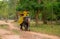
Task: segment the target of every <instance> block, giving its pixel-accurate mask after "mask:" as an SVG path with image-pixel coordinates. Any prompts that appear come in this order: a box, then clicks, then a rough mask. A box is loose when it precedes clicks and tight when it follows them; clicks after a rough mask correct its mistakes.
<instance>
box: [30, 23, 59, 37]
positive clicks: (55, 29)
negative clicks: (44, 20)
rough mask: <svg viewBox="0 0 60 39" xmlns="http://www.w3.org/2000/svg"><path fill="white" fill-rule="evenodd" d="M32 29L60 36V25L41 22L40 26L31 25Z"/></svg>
mask: <svg viewBox="0 0 60 39" xmlns="http://www.w3.org/2000/svg"><path fill="white" fill-rule="evenodd" d="M30 29H31V31H34V32H40V33H45V34H51V35H57V36H60V25H47V24H41V25H38V26H34V25H31V26H30Z"/></svg>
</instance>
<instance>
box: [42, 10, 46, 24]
mask: <svg viewBox="0 0 60 39" xmlns="http://www.w3.org/2000/svg"><path fill="white" fill-rule="evenodd" d="M46 13H47V11H46V10H45V9H44V12H43V14H42V20H43V23H44V24H47V20H46Z"/></svg>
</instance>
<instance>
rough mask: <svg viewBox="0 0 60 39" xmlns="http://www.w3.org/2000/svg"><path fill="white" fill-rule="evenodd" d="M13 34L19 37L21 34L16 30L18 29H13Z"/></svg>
mask: <svg viewBox="0 0 60 39" xmlns="http://www.w3.org/2000/svg"><path fill="white" fill-rule="evenodd" d="M12 32H13V33H14V34H17V35H18V34H20V32H19V31H18V30H16V29H13V30H12Z"/></svg>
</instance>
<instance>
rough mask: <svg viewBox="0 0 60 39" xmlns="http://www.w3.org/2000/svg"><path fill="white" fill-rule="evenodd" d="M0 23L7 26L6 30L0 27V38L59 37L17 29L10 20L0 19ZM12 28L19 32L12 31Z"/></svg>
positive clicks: (54, 38) (31, 38)
mask: <svg viewBox="0 0 60 39" xmlns="http://www.w3.org/2000/svg"><path fill="white" fill-rule="evenodd" d="M1 24H7V25H8V26H9V27H8V30H7V29H0V39H60V37H57V36H51V35H47V34H41V33H36V32H31V31H19V29H18V28H17V27H15V24H14V23H11V22H8V23H6V22H4V21H0V25H1ZM13 29H15V30H17V31H19V34H14V32H13V31H12V30H13Z"/></svg>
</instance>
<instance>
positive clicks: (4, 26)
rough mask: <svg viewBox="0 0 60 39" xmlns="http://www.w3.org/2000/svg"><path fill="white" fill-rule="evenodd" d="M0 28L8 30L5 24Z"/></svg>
mask: <svg viewBox="0 0 60 39" xmlns="http://www.w3.org/2000/svg"><path fill="white" fill-rule="evenodd" d="M0 28H2V29H8V25H6V24H3V25H0Z"/></svg>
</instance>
